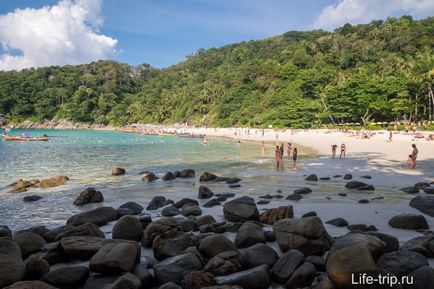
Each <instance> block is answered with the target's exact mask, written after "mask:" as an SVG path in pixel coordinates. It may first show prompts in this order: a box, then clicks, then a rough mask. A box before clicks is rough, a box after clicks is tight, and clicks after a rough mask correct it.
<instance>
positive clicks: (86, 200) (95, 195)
mask: <svg viewBox="0 0 434 289" xmlns="http://www.w3.org/2000/svg"><path fill="white" fill-rule="evenodd" d="M102 202H104V197H103V195H102V193H101V192H100V191H97V190H96V189H95V188H92V187H89V188H86V189H85V190H84V191H82V192H81V193H80V195H79V196H78V197H77V198H76V199H75V201H74V205H76V206H83V205H86V204H91V203H102Z"/></svg>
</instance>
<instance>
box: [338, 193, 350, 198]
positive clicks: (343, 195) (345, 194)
mask: <svg viewBox="0 0 434 289" xmlns="http://www.w3.org/2000/svg"><path fill="white" fill-rule="evenodd" d="M338 195H339V196H341V197H346V196H348V194H347V193H338Z"/></svg>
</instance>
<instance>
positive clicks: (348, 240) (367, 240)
mask: <svg viewBox="0 0 434 289" xmlns="http://www.w3.org/2000/svg"><path fill="white" fill-rule="evenodd" d="M354 245H364V246H366V248H368V250H369V251H370V252H371V254H372V256H373V257H374V258H375V257H378V256H380V255H381V254H383V252H384V248H385V246H386V243H385V242H383V241H382V240H381V239H379V238H377V237H375V236H372V235H368V234H361V233H348V234H345V235H343V236H341V237H338V238H337V239H336V240H335V242H334V243H333V246H332V247H331V249H330V254H331V253H333V252H334V251H337V250H339V249H342V248H346V247H351V246H354Z"/></svg>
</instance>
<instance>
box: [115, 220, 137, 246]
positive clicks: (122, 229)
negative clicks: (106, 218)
mask: <svg viewBox="0 0 434 289" xmlns="http://www.w3.org/2000/svg"><path fill="white" fill-rule="evenodd" d="M142 235H143V228H142V224H141V223H140V221H139V219H138V218H137V217H133V216H124V217H122V218H120V219H119V220H118V221H117V222H116V224H115V225H114V226H113V231H112V236H113V239H121V240H132V241H137V242H139V241H140V240H141V239H142Z"/></svg>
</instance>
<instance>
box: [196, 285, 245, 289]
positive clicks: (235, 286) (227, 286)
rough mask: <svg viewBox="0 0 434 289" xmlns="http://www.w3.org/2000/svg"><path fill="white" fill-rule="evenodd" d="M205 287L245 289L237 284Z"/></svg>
mask: <svg viewBox="0 0 434 289" xmlns="http://www.w3.org/2000/svg"><path fill="white" fill-rule="evenodd" d="M204 289H243V287H240V286H237V285H221V286H218V285H217V286H211V287H204Z"/></svg>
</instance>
